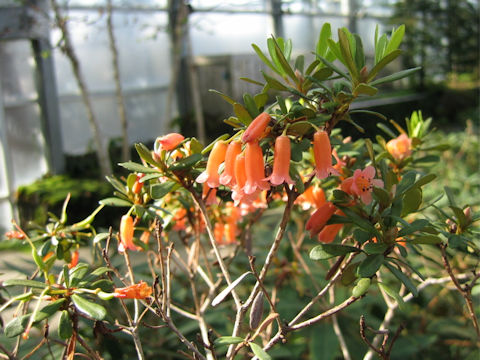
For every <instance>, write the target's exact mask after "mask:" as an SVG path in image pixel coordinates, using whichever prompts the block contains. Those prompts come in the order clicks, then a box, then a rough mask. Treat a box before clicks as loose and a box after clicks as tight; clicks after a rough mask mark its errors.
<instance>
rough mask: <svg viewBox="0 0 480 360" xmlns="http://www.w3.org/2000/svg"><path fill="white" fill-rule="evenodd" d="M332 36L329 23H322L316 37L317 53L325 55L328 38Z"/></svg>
mask: <svg viewBox="0 0 480 360" xmlns="http://www.w3.org/2000/svg"><path fill="white" fill-rule="evenodd" d="M331 37H332V29H331V27H330V24H329V23H324V24H323V26H322V29H321V30H320V34H319V37H318V41H317V45H316V46H315V51H316V53H317V54H318V55H320V56H323V57H325V56H326V55H327V51H328V39H330V38H331Z"/></svg>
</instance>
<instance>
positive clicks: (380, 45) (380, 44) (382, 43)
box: [375, 34, 388, 64]
mask: <svg viewBox="0 0 480 360" xmlns="http://www.w3.org/2000/svg"><path fill="white" fill-rule="evenodd" d="M387 42H388V39H387V35H386V34H383V35H382V36H380V38H379V39H378V40H377V42H376V44H375V64H378V62H379V61H380V60H381V59H382V58H383V55H384V54H385V49H386V47H387Z"/></svg>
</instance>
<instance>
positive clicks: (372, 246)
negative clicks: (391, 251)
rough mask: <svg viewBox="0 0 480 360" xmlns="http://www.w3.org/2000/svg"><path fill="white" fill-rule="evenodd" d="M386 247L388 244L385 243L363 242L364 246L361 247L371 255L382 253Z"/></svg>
mask: <svg viewBox="0 0 480 360" xmlns="http://www.w3.org/2000/svg"><path fill="white" fill-rule="evenodd" d="M388 248H389V246H388V245H387V244H385V243H368V244H365V246H364V247H363V250H364V251H365V252H366V253H367V254H369V255H373V254H383V253H384V252H385V251H386V250H387V249H388Z"/></svg>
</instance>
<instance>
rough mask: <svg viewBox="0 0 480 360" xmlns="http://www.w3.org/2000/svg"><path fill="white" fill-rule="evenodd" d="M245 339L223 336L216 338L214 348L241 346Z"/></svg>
mask: <svg viewBox="0 0 480 360" xmlns="http://www.w3.org/2000/svg"><path fill="white" fill-rule="evenodd" d="M243 340H244V339H243V338H241V337H238V336H221V337H219V338H216V339H215V341H214V342H213V345H214V346H224V345H231V344H240V343H241V342H243Z"/></svg>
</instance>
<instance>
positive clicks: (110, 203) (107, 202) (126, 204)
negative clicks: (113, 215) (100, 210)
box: [99, 197, 132, 207]
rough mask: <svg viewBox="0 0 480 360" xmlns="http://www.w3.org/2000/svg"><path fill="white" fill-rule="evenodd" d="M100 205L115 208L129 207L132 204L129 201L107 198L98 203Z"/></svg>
mask: <svg viewBox="0 0 480 360" xmlns="http://www.w3.org/2000/svg"><path fill="white" fill-rule="evenodd" d="M99 203H100V204H102V205H105V206H115V207H130V206H132V203H131V202H130V201H127V200H124V199H119V198H116V197H109V198H105V199H102V200H100V201H99Z"/></svg>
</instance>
